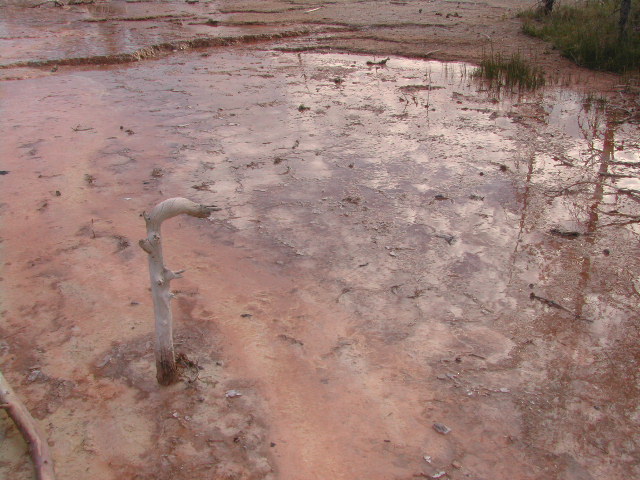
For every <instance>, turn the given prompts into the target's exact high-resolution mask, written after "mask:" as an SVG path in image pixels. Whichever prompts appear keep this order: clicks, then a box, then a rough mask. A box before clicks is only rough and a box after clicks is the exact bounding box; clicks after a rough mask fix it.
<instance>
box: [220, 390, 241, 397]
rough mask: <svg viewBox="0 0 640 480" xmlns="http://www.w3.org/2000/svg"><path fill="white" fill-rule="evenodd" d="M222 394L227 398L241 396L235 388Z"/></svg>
mask: <svg viewBox="0 0 640 480" xmlns="http://www.w3.org/2000/svg"><path fill="white" fill-rule="evenodd" d="M224 396H225V397H227V398H236V397H241V396H242V394H241V393H240V392H239V391H237V390H229V391H228V392H227V393H225V394H224Z"/></svg>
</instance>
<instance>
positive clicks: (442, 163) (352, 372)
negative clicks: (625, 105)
mask: <svg viewBox="0 0 640 480" xmlns="http://www.w3.org/2000/svg"><path fill="white" fill-rule="evenodd" d="M396 3H402V2H396ZM134 5H136V8H137V7H138V6H137V4H134ZM142 5H145V4H141V5H140V7H142ZM234 5H235V3H234ZM269 5H270V3H268V2H264V4H262V8H267V7H268V6H269ZM278 5H279V4H278ZM278 5H276V6H278ZM210 6H211V5H210ZM400 6H401V5H398V7H400ZM196 7H197V8H201V7H202V6H198V5H196ZM196 7H193V8H196ZM236 7H237V6H236ZM236 7H234V8H236ZM185 8H186V9H189V8H191V6H186V7H185ZM227 8H230V7H227ZM238 8H240V7H238ZM278 8H280V6H278ZM311 8H313V6H309V7H308V9H311ZM327 8H328V7H327ZM394 8H395V7H394ZM245 9H248V7H245ZM291 12H293V13H291V14H292V15H293V14H300V15H304V12H298V11H297V10H292V11H291ZM126 13H127V14H131V13H132V12H126ZM138 13H140V12H138ZM312 13H315V12H311V13H309V14H307V15H311V14H312ZM118 14H120V13H118ZM140 14H142V13H140ZM190 14H191V13H190ZM249 14H250V12H249V13H247V12H245V13H243V15H249ZM198 15H200V13H198ZM225 15H238V13H234V12H228V13H225ZM334 20H335V19H332V21H334ZM335 25H338V22H336V23H335ZM176 38H178V37H176ZM166 40H167V39H166V38H164V39H163V41H166ZM296 42H297V41H294V42H293V43H294V44H295V43H296ZM300 42H306V40H303V39H302V40H300ZM134 43H135V42H133V43H132V44H131V46H132V48H138V46H139V45H138V44H135V45H134ZM292 45H293V44H288V43H287V44H286V45H283V43H282V42H280V43H272V44H262V45H260V48H259V49H258V48H249V47H246V46H245V47H225V48H219V49H209V50H195V51H184V52H181V53H179V54H172V55H168V56H164V57H162V58H160V59H158V60H150V61H147V62H139V63H132V64H127V65H122V66H102V67H83V68H78V67H64V68H61V69H60V70H58V71H57V72H49V71H48V68H47V69H46V70H44V71H43V70H33V71H31V70H29V71H27V70H26V69H24V68H22V69H10V70H11V71H12V72H15V71H19V72H22V73H19V75H25V73H24V72H27V74H26V76H32V74H33V73H34V72H35V75H33V76H34V78H26V79H23V80H9V81H4V82H2V84H1V85H0V88H1V91H2V110H3V116H2V130H3V132H6V134H5V141H3V142H2V144H0V158H1V159H2V160H1V161H2V164H1V165H0V170H2V171H3V172H6V174H3V175H2V176H0V184H1V185H0V188H1V190H0V191H1V192H2V194H1V198H0V201H1V202H2V203H1V204H0V218H1V224H0V238H1V243H0V255H1V256H2V265H3V267H2V270H1V272H2V273H1V278H2V279H1V281H0V286H1V289H0V292H1V295H2V296H1V297H0V301H1V302H2V303H1V304H2V308H1V309H0V311H1V314H2V317H0V318H1V320H0V341H1V343H0V360H1V362H2V369H3V372H4V373H5V375H6V376H7V377H8V378H9V379H10V380H11V381H12V383H13V384H14V386H15V388H16V390H17V391H18V392H19V393H20V394H21V395H22V396H23V398H24V399H25V402H26V403H27V405H28V406H29V407H30V408H31V410H32V412H33V413H34V416H36V418H38V419H39V421H40V422H41V423H42V425H43V426H44V427H45V430H46V431H47V434H48V436H49V440H50V444H51V445H52V450H53V454H54V456H55V460H56V468H57V471H58V474H59V476H60V477H61V478H78V479H79V478H86V476H87V475H90V476H92V477H96V478H104V479H110V478H113V479H115V478H139V479H152V478H153V479H156V478H172V479H173V478H175V479H182V478H184V479H193V478H220V479H236V478H237V479H240V478H242V479H245V478H246V479H250V478H251V479H254V478H255V479H258V478H265V479H326V478H338V479H355V478H372V479H391V478H393V479H410V478H430V477H434V478H437V477H438V476H439V475H440V472H446V477H445V476H444V475H442V476H441V477H440V478H452V479H462V478H486V479H488V478H491V479H512V478H519V479H520V478H521V479H529V478H530V479H538V478H563V479H589V478H595V479H605V478H614V477H619V478H634V477H637V476H639V475H640V472H639V471H638V464H639V460H640V459H639V458H638V453H637V452H638V443H639V442H640V437H639V434H638V432H639V431H638V421H639V419H638V412H637V399H638V393H639V392H638V378H637V362H638V356H639V353H640V352H639V351H638V329H637V325H638V317H637V310H638V301H639V297H640V294H639V293H638V292H639V291H640V290H638V289H640V280H639V274H638V272H639V269H638V267H639V265H638V251H637V250H638V247H637V245H638V243H637V242H638V238H637V237H638V227H637V221H638V219H639V217H638V215H640V214H639V213H638V207H637V204H638V198H639V195H640V189H639V188H638V175H637V171H638V165H640V163H639V162H640V150H639V145H638V142H637V138H638V134H637V127H635V126H633V125H628V124H625V123H624V122H620V120H623V119H624V118H623V117H624V115H620V114H619V113H617V112H615V111H613V110H612V109H611V108H607V106H606V105H605V104H603V103H601V102H599V101H598V100H597V99H596V98H587V97H585V96H584V95H583V94H580V93H577V92H575V91H572V90H565V89H561V88H559V87H549V88H547V89H546V90H545V91H544V92H538V93H535V94H528V95H521V96H517V95H513V96H512V95H504V94H501V95H499V94H498V93H497V92H495V91H491V90H488V89H487V88H486V87H485V86H483V85H481V84H479V83H477V82H475V81H474V80H473V79H472V78H471V76H470V71H471V69H472V67H471V66H470V65H467V64H463V63H449V64H441V63H438V62H425V61H420V60H408V59H403V58H400V57H392V58H391V59H390V60H389V61H388V62H387V66H386V67H385V68H377V67H373V66H368V65H367V64H366V62H367V61H372V60H380V58H382V57H376V58H374V57H372V56H357V55H343V54H323V53H286V52H282V51H276V50H274V49H275V48H282V47H283V46H284V47H286V48H289V47H291V46H292ZM87 52H88V53H87V54H91V52H89V51H88V50H87ZM99 54H102V53H99ZM82 55H83V56H84V55H86V54H85V53H82ZM22 58H23V57H21V56H20V55H16V57H15V59H16V61H21V59H22ZM42 58H48V57H46V56H43V57H42ZM3 61H4V57H3ZM51 73H55V74H51ZM170 196H186V197H188V198H191V199H193V200H195V201H199V202H202V203H207V204H210V203H216V204H218V205H219V206H221V207H223V211H221V212H219V213H218V214H216V216H215V217H214V218H213V219H212V220H211V221H203V220H197V219H191V218H187V219H175V220H172V221H171V222H169V223H168V224H167V225H166V226H165V248H166V250H167V252H166V256H167V264H168V265H169V266H170V267H172V268H176V269H177V268H186V269H187V272H186V274H185V278H184V279H182V280H178V281H175V283H174V284H173V285H174V288H175V289H176V290H177V292H176V294H177V297H176V299H175V303H174V310H175V314H176V327H177V331H176V343H177V348H178V350H179V351H181V352H184V353H186V354H187V355H188V356H189V358H190V359H191V360H193V361H195V362H196V363H197V364H198V365H199V366H200V369H198V368H197V367H195V366H191V367H190V368H188V369H187V372H186V379H185V382H183V383H181V384H179V385H176V386H173V387H170V388H159V387H158V386H157V385H156V383H155V374H154V371H153V352H152V345H151V341H152V337H151V327H152V321H151V319H152V305H151V300H150V298H149V293H148V288H147V286H146V284H147V281H148V280H147V273H146V259H145V258H144V257H145V254H144V252H142V250H140V249H139V248H138V247H137V246H136V242H137V240H138V239H139V238H142V237H143V236H144V222H143V221H142V219H141V218H140V217H139V214H140V213H141V212H142V211H143V210H145V209H146V210H148V209H149V208H150V207H151V206H152V205H154V204H155V203H156V202H157V201H159V200H161V199H164V198H167V197H170ZM233 390H235V391H237V392H240V393H241V396H237V397H236V396H233V395H231V396H228V395H227V394H228V393H229V392H230V391H233ZM0 422H1V423H0V435H1V437H0V438H1V439H2V449H0V472H2V474H3V475H4V476H6V477H7V478H16V479H22V478H31V475H32V473H31V470H30V469H31V467H30V463H29V459H28V456H27V455H26V453H25V452H26V446H25V445H24V444H23V443H22V441H21V440H20V439H19V438H18V436H17V434H16V432H15V431H14V429H13V428H12V427H11V424H10V422H9V421H8V420H7V419H6V418H5V417H4V416H3V417H2V418H0ZM434 424H443V425H445V426H446V427H447V429H450V430H451V431H450V432H449V433H447V434H443V433H441V432H439V431H438V428H434ZM440 430H441V431H442V428H440ZM445 431H446V430H445ZM114 439H117V440H115V441H114Z"/></svg>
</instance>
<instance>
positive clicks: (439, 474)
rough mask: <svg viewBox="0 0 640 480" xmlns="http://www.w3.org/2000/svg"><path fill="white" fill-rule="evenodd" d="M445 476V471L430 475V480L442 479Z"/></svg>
mask: <svg viewBox="0 0 640 480" xmlns="http://www.w3.org/2000/svg"><path fill="white" fill-rule="evenodd" d="M446 474H447V472H445V471H439V472H436V473H434V474H433V475H431V478H442V477H444V476H445V475H446Z"/></svg>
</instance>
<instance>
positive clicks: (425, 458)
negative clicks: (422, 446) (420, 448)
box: [422, 455, 431, 463]
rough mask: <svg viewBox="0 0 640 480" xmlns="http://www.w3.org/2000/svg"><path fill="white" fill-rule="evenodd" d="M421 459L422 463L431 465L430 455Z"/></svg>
mask: <svg viewBox="0 0 640 480" xmlns="http://www.w3.org/2000/svg"><path fill="white" fill-rule="evenodd" d="M422 458H424V461H425V462H427V463H431V456H430V455H425V456H424V457H422Z"/></svg>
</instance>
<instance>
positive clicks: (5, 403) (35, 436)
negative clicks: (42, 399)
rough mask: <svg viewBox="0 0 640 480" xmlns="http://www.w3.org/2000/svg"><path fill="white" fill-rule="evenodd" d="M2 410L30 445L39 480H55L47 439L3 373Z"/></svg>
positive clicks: (0, 376)
mask: <svg viewBox="0 0 640 480" xmlns="http://www.w3.org/2000/svg"><path fill="white" fill-rule="evenodd" d="M0 408H3V409H5V410H6V411H7V413H8V414H9V416H10V417H11V419H12V420H13V421H14V423H15V424H16V427H18V430H20V433H22V436H23V437H24V439H25V440H26V441H27V443H28V444H29V451H30V452H31V458H32V459H33V463H34V464H35V467H36V476H37V478H38V480H55V473H54V471H53V460H52V458H51V453H50V451H49V444H48V443H47V439H46V438H45V436H44V434H43V432H42V430H41V429H40V427H39V426H38V424H37V423H36V422H35V420H34V419H33V417H32V416H31V414H30V413H29V410H27V407H25V406H24V404H23V403H22V402H21V401H20V399H19V398H18V396H17V395H16V393H15V392H14V391H13V389H12V388H11V385H9V382H7V380H6V379H5V378H4V376H3V375H2V372H0Z"/></svg>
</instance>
